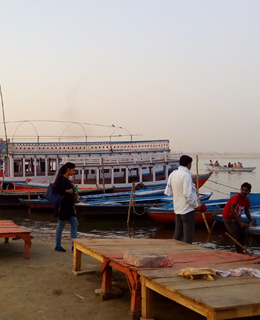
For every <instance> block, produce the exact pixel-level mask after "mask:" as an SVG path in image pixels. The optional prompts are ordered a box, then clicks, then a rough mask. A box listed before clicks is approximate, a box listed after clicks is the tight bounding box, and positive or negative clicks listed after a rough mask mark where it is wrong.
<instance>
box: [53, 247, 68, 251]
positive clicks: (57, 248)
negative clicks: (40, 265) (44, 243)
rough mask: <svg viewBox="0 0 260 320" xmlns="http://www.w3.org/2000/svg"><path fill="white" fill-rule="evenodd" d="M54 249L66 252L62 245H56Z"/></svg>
mask: <svg viewBox="0 0 260 320" xmlns="http://www.w3.org/2000/svg"><path fill="white" fill-rule="evenodd" d="M55 250H56V251H60V252H66V250H65V249H63V248H62V247H56V248H55Z"/></svg>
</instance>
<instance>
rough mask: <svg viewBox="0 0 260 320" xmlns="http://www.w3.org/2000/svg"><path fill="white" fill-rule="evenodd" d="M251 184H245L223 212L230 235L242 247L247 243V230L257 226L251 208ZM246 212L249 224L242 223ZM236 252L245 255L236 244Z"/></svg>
mask: <svg viewBox="0 0 260 320" xmlns="http://www.w3.org/2000/svg"><path fill="white" fill-rule="evenodd" d="M251 188H252V187H251V184H250V183H248V182H245V183H243V184H242V185H241V189H240V193H237V194H235V195H233V196H232V197H231V198H230V199H229V200H228V202H227V203H226V205H225V208H224V210H223V212H222V215H223V220H224V224H225V227H226V229H227V231H228V233H229V234H230V235H231V236H232V237H233V238H234V239H235V240H237V241H238V242H239V243H240V244H241V245H242V246H243V245H244V243H245V239H246V234H245V229H246V228H247V227H249V226H256V224H255V223H254V222H253V220H252V217H251V214H250V211H249V208H250V200H249V198H248V194H249V193H250V192H251ZM243 210H244V211H245V214H246V216H247V218H248V223H242V222H241V213H242V211H243ZM236 251H237V252H238V253H243V249H242V248H241V247H240V246H239V245H237V244H236Z"/></svg>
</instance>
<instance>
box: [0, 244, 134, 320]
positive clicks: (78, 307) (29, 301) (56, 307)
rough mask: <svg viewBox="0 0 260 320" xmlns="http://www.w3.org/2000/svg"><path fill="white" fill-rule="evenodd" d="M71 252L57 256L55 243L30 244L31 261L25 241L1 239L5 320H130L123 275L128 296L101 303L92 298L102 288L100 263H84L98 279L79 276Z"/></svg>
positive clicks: (1, 316)
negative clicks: (27, 255) (26, 255)
mask: <svg viewBox="0 0 260 320" xmlns="http://www.w3.org/2000/svg"><path fill="white" fill-rule="evenodd" d="M64 247H65V248H66V249H67V252H65V253H63V252H57V251H55V250H54V240H48V239H32V247H31V250H30V251H31V252H30V259H24V257H23V254H24V242H23V240H11V239H10V243H9V244H4V243H3V239H0V283H1V312H0V319H1V320H5V319H6V320H7V319H8V320H13V319H17V320H35V319H37V320H38V319H48V320H53V319H55V320H59V319H62V320H66V319H78V320H80V319H97V320H101V319H112V320H119V319H122V320H124V319H127V320H128V319H130V317H129V314H128V310H129V301H130V293H129V292H128V288H127V287H125V288H124V286H125V280H124V277H123V276H122V275H121V274H119V273H118V274H115V278H117V279H118V281H119V282H122V286H123V291H124V292H125V294H124V296H123V297H122V298H121V299H120V300H110V301H104V302H102V301H101V300H100V299H99V297H98V296H96V295H95V294H94V291H95V289H96V288H99V287H100V285H101V275H100V263H99V262H98V261H96V260H94V259H92V258H90V257H87V256H86V255H83V256H82V263H83V264H84V265H86V268H87V269H88V270H93V271H95V273H92V274H87V275H84V276H75V275H74V274H73V273H72V261H73V254H72V252H71V251H70V247H71V245H70V241H69V240H68V241H64Z"/></svg>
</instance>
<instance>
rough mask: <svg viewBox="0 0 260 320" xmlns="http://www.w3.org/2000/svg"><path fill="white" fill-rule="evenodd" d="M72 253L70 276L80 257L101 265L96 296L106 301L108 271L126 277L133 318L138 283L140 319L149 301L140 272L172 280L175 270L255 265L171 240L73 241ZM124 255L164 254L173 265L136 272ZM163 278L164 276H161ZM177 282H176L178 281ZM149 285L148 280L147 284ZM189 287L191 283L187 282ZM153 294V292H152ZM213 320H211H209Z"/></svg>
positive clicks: (236, 256)
mask: <svg viewBox="0 0 260 320" xmlns="http://www.w3.org/2000/svg"><path fill="white" fill-rule="evenodd" d="M73 241H74V253H73V272H74V273H75V274H78V273H80V272H82V270H81V254H82V253H85V254H87V255H89V256H91V257H93V258H95V259H96V260H98V261H100V262H101V272H102V285H101V290H100V294H102V295H103V297H108V296H109V295H110V294H111V290H112V268H114V269H116V270H118V271H120V272H122V273H124V274H125V275H126V278H127V281H128V284H129V288H130V292H131V304H130V311H131V312H132V314H133V315H135V316H136V318H137V316H138V315H139V317H140V314H141V281H140V277H141V276H142V278H143V280H142V283H143V284H142V286H143V290H144V296H143V299H145V301H146V303H145V305H144V306H143V310H144V314H143V317H145V319H147V316H149V312H148V310H149V309H150V305H151V303H150V300H149V299H147V296H148V295H149V294H150V293H149V292H150V291H149V290H150V289H152V288H150V287H149V283H148V282H146V280H151V279H150V278H149V277H148V278H147V279H146V276H145V274H144V273H143V272H148V275H149V272H151V274H155V278H157V277H158V275H161V274H164V275H166V274H167V273H169V274H170V276H169V277H170V278H172V272H173V273H174V275H175V278H176V272H177V271H176V270H178V269H180V268H183V267H188V266H193V267H202V266H208V265H212V264H216V263H219V264H221V263H222V264H223V263H224V262H229V263H230V264H232V265H241V264H245V263H246V262H248V261H252V262H253V261H254V262H256V259H255V258H253V257H250V256H243V255H240V254H236V253H230V252H225V251H216V250H211V249H206V248H203V247H199V246H196V245H189V244H186V243H183V242H179V241H175V240H171V239H170V240H169V239H167V240H165V239H74V240H73ZM126 251H138V252H143V253H145V254H147V253H155V254H167V255H168V256H170V257H171V258H172V259H173V261H174V267H173V268H152V269H151V268H150V269H149V268H140V267H134V266H131V265H129V264H127V263H126V262H125V261H124V260H123V253H124V252H126ZM258 261H260V260H259V259H258ZM163 277H165V276H163ZM178 280H179V279H178ZM151 281H152V280H151ZM188 283H189V284H191V282H188ZM155 291H156V290H155ZM212 319H213V318H212Z"/></svg>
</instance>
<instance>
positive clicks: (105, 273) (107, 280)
mask: <svg viewBox="0 0 260 320" xmlns="http://www.w3.org/2000/svg"><path fill="white" fill-rule="evenodd" d="M101 272H102V286H101V289H102V292H103V293H109V292H110V291H111V289H112V267H111V266H110V265H109V260H107V259H105V260H104V262H103V263H102V267H101Z"/></svg>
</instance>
